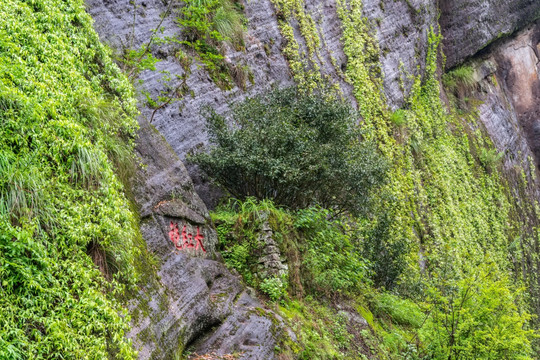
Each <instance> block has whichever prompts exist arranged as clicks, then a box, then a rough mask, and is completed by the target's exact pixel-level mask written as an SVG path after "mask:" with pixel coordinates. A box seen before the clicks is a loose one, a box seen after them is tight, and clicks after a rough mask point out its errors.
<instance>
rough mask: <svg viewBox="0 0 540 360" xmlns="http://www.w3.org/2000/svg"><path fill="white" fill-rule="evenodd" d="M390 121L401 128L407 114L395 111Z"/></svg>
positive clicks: (402, 111) (403, 111) (399, 110)
mask: <svg viewBox="0 0 540 360" xmlns="http://www.w3.org/2000/svg"><path fill="white" fill-rule="evenodd" d="M390 121H391V122H392V123H393V124H394V125H396V126H398V127H400V126H403V125H404V124H405V123H406V121H407V112H406V111H405V110H403V109H397V110H396V111H394V112H393V113H392V115H391V116H390Z"/></svg>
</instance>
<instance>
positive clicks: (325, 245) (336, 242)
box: [212, 198, 369, 300]
mask: <svg viewBox="0 0 540 360" xmlns="http://www.w3.org/2000/svg"><path fill="white" fill-rule="evenodd" d="M329 216H330V212H329V211H328V210H325V209H322V208H318V207H311V208H307V209H301V210H298V211H296V212H291V211H287V210H284V209H282V208H277V207H276V206H275V205H274V204H273V203H272V202H271V201H268V200H265V201H262V202H257V201H256V200H254V199H253V198H249V199H248V200H247V201H245V202H230V203H229V204H227V205H225V206H221V207H220V208H219V209H218V210H217V211H215V212H213V213H212V218H213V219H214V221H215V222H216V225H217V230H218V234H219V240H220V242H219V247H220V250H221V252H222V254H223V257H224V258H225V262H226V263H227V264H228V265H229V266H230V267H232V268H235V269H237V270H238V271H239V272H240V273H241V274H242V275H243V277H244V280H245V281H246V283H248V284H249V285H250V286H254V287H259V288H261V290H262V291H263V292H264V293H267V294H269V292H272V295H270V294H269V295H270V297H271V298H274V300H276V299H279V298H281V297H282V296H281V295H285V292H283V291H285V290H286V289H282V290H283V291H281V289H280V285H279V284H278V281H279V283H283V282H288V283H289V291H290V292H291V293H293V294H294V295H296V296H302V295H303V294H304V293H307V294H313V295H321V294H326V295H328V296H334V295H338V294H350V293H353V292H354V291H358V290H360V289H361V287H362V284H363V283H368V282H369V280H368V264H367V263H366V261H364V260H363V258H362V257H361V255H360V252H359V251H358V240H359V239H358V237H357V235H358V232H355V231H352V230H351V229H349V230H350V231H344V229H345V228H347V227H348V225H347V224H346V223H345V222H343V221H341V220H338V219H334V220H329ZM264 222H268V223H269V224H270V226H271V227H272V229H273V231H274V235H275V240H276V241H277V242H278V245H279V246H280V248H282V249H283V250H284V251H285V252H286V253H287V258H288V262H289V263H290V265H289V275H288V277H287V278H283V279H279V278H278V280H274V279H268V280H267V279H266V276H262V275H261V273H260V268H259V266H258V258H259V257H260V256H261V254H263V248H264V246H265V244H264V242H262V241H261V239H260V236H261V233H262V230H261V227H262V225H263V223H264ZM255 274H257V275H255ZM276 292H277V293H278V294H279V296H275V294H274V293H276Z"/></svg>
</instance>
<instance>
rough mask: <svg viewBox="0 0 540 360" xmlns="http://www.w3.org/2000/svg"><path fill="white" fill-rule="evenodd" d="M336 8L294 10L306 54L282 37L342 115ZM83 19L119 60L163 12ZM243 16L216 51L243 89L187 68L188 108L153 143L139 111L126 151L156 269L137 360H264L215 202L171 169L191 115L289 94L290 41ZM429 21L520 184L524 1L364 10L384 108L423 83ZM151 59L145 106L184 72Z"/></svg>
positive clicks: (273, 18) (276, 23) (532, 56)
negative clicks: (190, 349)
mask: <svg viewBox="0 0 540 360" xmlns="http://www.w3.org/2000/svg"><path fill="white" fill-rule="evenodd" d="M340 3H341V2H339V1H338V2H336V0H325V1H314V0H305V1H304V2H303V3H302V6H301V7H300V10H297V11H299V12H303V13H302V14H301V16H309V17H310V18H311V19H313V23H314V24H315V33H316V35H317V36H318V38H319V39H320V41H319V46H318V48H317V51H316V54H311V53H310V49H309V46H308V44H307V40H306V33H305V31H304V30H303V29H302V28H301V24H300V23H299V22H298V21H297V20H295V19H292V20H289V23H290V25H291V26H292V28H293V30H294V39H295V40H296V42H297V43H298V49H299V50H298V52H299V59H300V61H303V62H304V63H305V64H308V68H310V69H318V70H317V71H318V72H319V73H320V76H321V78H323V79H326V81H328V82H329V83H330V84H334V85H335V86H337V87H339V89H341V91H342V93H343V95H344V96H345V97H346V98H348V99H349V100H350V101H351V102H352V103H353V104H356V100H355V97H354V96H353V91H354V89H353V87H352V86H351V85H350V84H349V82H348V81H346V80H347V79H346V77H345V75H344V71H345V69H346V68H347V63H348V59H347V56H346V55H345V53H344V50H343V43H342V37H343V33H342V26H341V21H340V17H339V14H338V8H339V6H340ZM87 6H88V11H89V13H90V14H91V15H92V16H93V18H94V20H95V28H96V30H97V31H98V33H99V34H100V36H101V38H102V40H103V41H105V42H106V43H108V44H110V46H111V47H112V48H113V49H115V50H117V51H119V52H121V51H124V50H125V49H126V48H138V47H140V46H141V45H142V44H144V43H146V42H148V39H149V38H150V36H151V33H152V31H153V30H154V29H155V28H156V27H157V26H158V25H159V24H160V21H161V18H160V16H161V15H162V14H163V13H165V12H166V10H167V4H166V3H165V4H164V3H163V2H161V1H157V0H145V1H142V2H139V1H137V2H135V5H132V4H131V2H130V1H128V0H88V1H87ZM244 6H245V11H244V12H245V16H246V18H247V24H248V25H247V26H248V30H247V34H246V37H245V41H246V45H245V50H244V51H234V50H232V49H228V51H227V52H226V56H227V58H228V59H229V60H230V61H231V62H232V63H235V64H241V65H243V66H247V67H248V68H249V71H250V72H251V74H252V79H253V81H252V82H246V84H245V89H242V88H240V87H238V86H235V87H233V88H232V89H231V90H222V89H220V88H219V87H218V86H217V85H216V84H214V83H213V82H212V80H211V79H210V77H209V75H208V74H207V72H206V71H205V70H204V68H203V67H201V66H200V64H198V63H194V64H192V65H191V68H190V70H191V75H190V76H189V78H188V80H187V85H188V87H189V89H190V93H189V95H188V96H186V97H185V98H184V99H183V100H182V101H181V102H180V103H179V104H172V105H169V106H166V107H164V108H163V109H160V110H159V111H157V112H156V116H155V117H154V120H153V125H154V126H155V129H154V128H153V126H152V125H150V124H148V123H147V120H145V119H148V118H150V116H151V114H152V113H153V111H154V110H153V109H150V108H149V107H147V106H144V105H141V107H140V109H141V112H142V116H141V120H140V123H141V133H140V138H139V145H138V149H139V154H140V157H141V158H142V159H143V162H144V163H146V164H147V168H146V170H145V171H144V173H141V174H139V176H138V180H137V183H136V191H135V193H136V197H137V199H138V202H139V206H140V209H141V210H140V212H141V219H142V220H141V230H142V233H143V237H144V239H145V241H146V242H147V244H148V249H149V251H150V252H151V253H153V254H155V255H156V257H157V258H158V263H159V265H158V270H157V273H158V275H159V276H160V278H161V281H157V280H155V283H154V285H152V286H150V285H149V286H148V288H147V293H146V294H145V295H142V294H140V298H141V299H143V300H140V299H139V300H137V301H136V302H134V303H133V304H132V309H133V311H139V312H141V313H142V314H143V315H142V316H139V318H138V319H135V320H134V323H133V329H132V332H131V334H130V336H131V337H132V338H133V339H134V341H135V344H136V346H137V348H138V349H140V358H142V359H148V358H163V359H166V358H171V356H172V355H171V354H174V353H177V352H179V351H182V350H183V349H184V348H185V347H186V346H187V345H189V344H193V343H195V344H196V345H195V349H197V351H198V352H199V353H211V352H214V351H215V352H217V353H219V354H227V353H232V352H233V351H235V350H240V351H241V352H242V354H243V355H242V358H245V359H271V358H272V357H273V356H274V355H273V348H274V345H275V343H276V324H279V319H278V320H276V317H275V315H272V314H271V313H270V312H269V313H265V314H262V315H261V313H260V312H256V311H253V310H254V309H256V308H259V307H260V306H261V304H260V303H259V302H258V301H257V300H255V299H254V298H253V297H251V296H250V295H249V294H248V291H247V290H246V289H245V288H244V287H243V285H241V282H240V281H239V279H238V278H237V277H235V276H234V275H232V274H231V273H230V272H229V271H228V270H227V269H226V268H225V267H224V265H223V264H222V263H221V262H219V261H216V259H219V255H218V254H215V253H214V247H215V244H216V241H217V238H216V234H215V230H213V227H212V224H211V222H210V221H209V219H208V211H207V209H206V206H205V204H204V203H203V201H202V200H201V198H202V199H204V201H205V202H206V204H210V205H212V204H214V200H215V195H216V194H215V192H214V190H213V189H212V188H211V187H209V186H208V184H207V180H206V179H205V178H204V176H203V175H202V174H200V173H199V172H198V170H197V169H196V168H193V167H192V168H189V169H188V170H186V168H185V167H184V165H183V164H182V162H181V160H182V159H184V158H185V156H186V154H187V153H188V152H189V151H190V150H191V149H193V148H194V147H196V146H198V145H200V144H205V143H206V142H207V135H206V133H205V130H204V127H205V125H204V121H203V119H202V117H201V115H200V111H201V109H202V108H203V107H204V106H206V105H210V106H212V107H213V108H214V109H216V111H217V112H219V113H226V112H227V111H228V110H229V104H230V103H234V102H237V101H239V100H241V99H244V98H245V97H247V96H253V95H255V94H258V93H261V92H263V91H265V90H267V89H269V88H270V87H272V86H288V85H291V84H293V83H294V81H295V80H296V77H295V76H297V75H298V74H295V73H293V72H291V70H290V67H289V65H290V63H291V62H292V60H291V58H290V56H289V57H286V56H284V54H283V53H284V51H283V49H284V48H286V47H287V45H288V44H290V43H291V39H290V38H289V39H286V38H284V36H283V35H282V30H281V29H280V21H281V20H279V19H278V16H277V15H276V14H277V13H278V12H279V11H278V10H277V8H276V6H275V4H273V3H272V2H271V1H270V0H260V1H246V2H245V3H244ZM439 11H440V19H439V20H438V22H439V24H440V26H441V32H442V35H443V36H444V39H443V50H444V53H445V55H446V59H447V62H446V65H447V68H450V67H453V66H455V65H457V64H460V63H462V62H464V61H466V60H470V62H469V64H470V66H472V67H473V69H474V80H475V84H476V85H475V88H474V90H471V96H473V97H475V98H477V99H478V100H480V103H479V105H478V113H479V116H478V118H479V120H480V123H479V126H481V127H482V128H484V129H485V130H486V132H487V134H488V135H489V137H490V138H491V140H492V142H493V144H494V145H495V147H496V148H497V150H499V151H500V152H503V153H504V154H505V155H504V158H503V163H504V168H505V171H506V173H507V174H508V176H509V178H511V177H512V176H514V177H516V178H517V177H519V176H518V175H517V173H516V170H515V169H516V168H518V167H524V168H526V169H527V170H526V171H527V172H528V173H533V172H534V170H532V171H531V169H530V167H529V158H533V159H534V160H535V162H536V165H537V166H538V165H539V164H540V142H539V141H538V134H540V123H539V120H540V101H539V100H540V99H539V96H540V80H539V79H540V75H539V71H540V68H539V67H538V64H539V59H540V57H539V51H540V48H539V41H540V23H538V22H536V23H534V22H532V21H533V20H534V19H536V18H537V17H538V16H539V14H540V3H539V2H538V1H534V0H520V1H514V2H508V1H499V0H490V1H488V0H484V1H480V0H479V1H474V2H471V1H439V2H438V3H437V2H435V1H425V0H408V1H394V0H385V1H379V0H365V1H364V3H363V13H364V16H365V17H366V18H367V23H368V24H369V27H370V28H371V29H372V35H373V36H374V37H375V39H376V42H377V44H378V51H379V59H378V60H379V61H380V68H381V70H382V75H383V76H382V78H383V93H384V97H385V98H386V100H387V105H388V107H389V108H390V109H392V110H394V109H397V108H399V107H401V106H403V105H404V103H405V99H406V98H407V96H408V95H409V94H410V90H411V86H412V83H413V76H416V75H420V76H422V75H423V74H424V70H425V69H424V64H425V63H426V56H427V50H428V33H429V30H430V27H433V28H437V14H438V12H439ZM529 23H530V25H528V26H527V24H529ZM162 27H163V29H164V34H165V35H170V36H173V35H178V34H179V33H180V32H179V28H178V25H177V24H176V22H175V19H174V16H169V17H167V18H165V19H164V21H163V23H162ZM516 29H521V30H520V31H518V32H515V31H516ZM510 34H511V36H509V37H505V38H501V36H503V35H510ZM488 44H489V46H488ZM486 46H487V47H486ZM481 50H482V51H481ZM479 51H481V53H479ZM153 52H154V54H155V55H156V56H157V57H158V58H159V59H160V60H161V61H160V62H159V63H158V64H157V69H156V71H144V72H142V73H141V74H140V76H139V80H141V84H142V85H141V88H142V89H144V90H146V91H148V92H149V93H150V94H152V95H154V96H156V95H157V94H158V93H159V92H160V91H161V90H162V89H163V84H162V83H160V79H161V76H162V75H161V74H160V71H168V72H170V73H171V74H183V73H184V69H183V67H182V65H181V64H180V63H179V62H178V60H176V58H175V57H174V52H175V49H174V48H173V47H171V46H155V47H154V48H153ZM141 104H143V102H141ZM156 131H157V132H156ZM159 134H161V135H159ZM169 146H170V147H169ZM530 178H531V179H533V180H532V184H533V185H531V186H530V187H529V189H528V190H527V191H528V195H529V196H532V197H534V198H538V190H537V187H536V185H535V180H534V176H530ZM516 181H517V180H516ZM184 226H185V228H184ZM184 229H185V234H186V235H187V234H191V236H192V237H193V238H195V236H196V235H197V234H200V235H201V236H202V238H203V239H204V240H203V241H204V246H205V250H204V251H201V250H200V249H198V250H194V249H188V251H187V252H185V251H181V250H184V249H181V250H178V249H175V246H174V244H173V242H174V239H176V237H178V238H179V239H180V241H183V240H182V239H183V237H184ZM176 234H178V235H176ZM136 309H138V310H136ZM145 309H146V310H145ZM272 319H273V320H272ZM239 324H241V329H239ZM277 327H278V328H279V326H277ZM289 336H290V337H294V335H293V334H290V335H289ZM224 339H227V340H226V341H225V340H224Z"/></svg>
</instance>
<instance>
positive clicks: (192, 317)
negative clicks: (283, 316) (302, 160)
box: [128, 118, 280, 359]
mask: <svg viewBox="0 0 540 360" xmlns="http://www.w3.org/2000/svg"><path fill="white" fill-rule="evenodd" d="M140 125H141V128H140V134H139V138H138V140H137V152H138V154H139V157H140V159H141V161H142V163H143V164H144V167H142V168H141V169H140V170H139V173H138V174H137V175H136V176H135V179H134V182H133V185H132V187H133V193H134V197H135V199H136V201H137V202H138V205H139V206H140V209H141V211H140V213H141V216H142V219H141V233H142V236H143V239H144V240H145V242H146V245H147V249H148V252H149V253H150V254H152V256H154V257H155V258H156V259H157V264H156V268H154V269H152V268H151V267H149V265H148V264H147V265H146V266H148V267H149V268H148V269H147V270H146V271H145V272H144V274H143V275H144V276H145V278H147V279H148V281H146V282H145V283H144V284H143V287H142V288H141V289H140V291H139V292H137V293H136V295H134V296H133V300H132V301H131V302H130V305H129V307H130V309H131V313H132V314H133V321H132V329H131V331H130V333H129V334H128V336H129V337H130V338H132V339H133V341H134V344H135V346H136V348H137V349H138V350H139V358H140V359H172V358H174V357H175V356H176V355H178V354H181V353H182V351H183V350H184V349H185V348H188V347H190V348H191V347H192V344H195V343H197V344H200V345H197V346H198V347H195V348H196V349H198V350H197V351H198V352H199V354H204V353H214V352H215V353H219V354H228V353H229V350H230V349H240V350H241V351H242V353H243V355H242V356H243V357H241V358H242V359H273V356H274V355H273V350H274V346H275V343H276V338H275V337H276V336H277V335H278V334H279V331H280V330H279V329H273V328H272V324H273V323H274V321H275V320H273V314H272V313H271V312H266V311H264V310H262V309H259V308H260V307H261V304H260V303H259V302H258V301H257V300H255V299H254V298H252V297H250V296H249V295H248V292H247V291H246V289H245V288H244V286H243V285H242V283H241V280H240V279H239V277H238V275H233V274H231V272H230V271H229V270H228V269H227V268H226V267H225V265H224V264H223V263H221V262H219V261H215V260H213V259H215V258H218V257H219V256H218V255H217V254H215V253H214V249H215V244H216V241H217V237H216V233H215V230H214V228H213V226H212V224H211V222H210V220H209V218H208V211H207V210H206V207H205V206H204V204H203V203H202V201H201V199H200V198H199V197H198V195H197V194H196V193H195V190H194V188H193V184H192V183H191V180H190V178H189V176H188V174H187V171H186V169H185V167H184V166H183V164H182V162H181V161H180V160H179V159H178V156H176V154H175V153H174V152H173V151H172V149H171V148H170V147H169V146H168V144H167V142H166V141H165V139H164V138H163V137H162V136H161V135H160V134H159V132H157V131H156V129H155V128H153V126H151V125H150V124H148V123H147V122H146V121H145V120H144V118H141V120H140ZM173 224H174V225H173ZM198 236H202V240H200V241H201V242H200V243H196V240H195V239H196V238H197V237H198ZM175 242H176V246H175ZM184 242H187V244H188V246H182V244H184ZM154 271H155V273H156V275H153V274H154ZM258 309H259V310H258ZM240 320H242V321H243V324H244V325H245V328H244V329H243V331H242V332H241V333H238V334H236V335H235V334H232V333H231V330H230V326H229V325H230V324H236V323H237V322H238V321H240ZM227 324H229V325H227ZM215 328H217V329H218V330H215ZM208 337H210V338H209V339H208V340H205V341H202V339H203V338H205V339H206V338H208ZM220 339H221V340H220ZM223 339H226V341H223Z"/></svg>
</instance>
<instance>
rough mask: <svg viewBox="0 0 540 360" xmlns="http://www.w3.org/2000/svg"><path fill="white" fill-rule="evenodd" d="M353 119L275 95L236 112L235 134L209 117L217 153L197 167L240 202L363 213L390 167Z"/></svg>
mask: <svg viewBox="0 0 540 360" xmlns="http://www.w3.org/2000/svg"><path fill="white" fill-rule="evenodd" d="M355 115H356V114H355V112H354V111H353V110H352V108H351V107H350V106H349V105H347V104H346V103H345V102H343V101H341V100H338V99H328V98H327V97H325V96H324V95H320V94H312V95H309V94H305V93H302V92H299V91H298V90H297V89H295V88H289V89H285V90H274V91H272V92H270V93H268V94H266V95H262V96H259V97H255V98H250V99H247V100H246V101H244V102H243V103H241V104H239V105H237V106H235V108H234V112H233V116H232V123H233V125H232V126H228V125H227V122H226V119H225V118H224V117H222V116H220V115H218V114H216V113H215V112H210V113H209V115H208V116H207V121H208V130H209V135H210V139H211V142H212V143H213V147H211V148H210V151H209V152H208V153H207V152H199V153H197V154H196V155H195V156H193V157H192V158H191V160H192V161H194V162H195V163H197V164H198V165H200V166H201V168H202V169H203V170H204V171H205V172H206V173H207V174H208V175H209V176H210V177H212V178H213V179H215V181H216V182H217V183H218V184H220V185H222V186H223V187H224V188H225V189H227V190H228V191H229V192H230V193H231V194H232V195H233V196H235V197H236V198H238V199H245V198H246V197H249V196H253V197H255V198H257V199H272V200H274V201H275V202H276V203H277V204H280V205H285V206H288V207H290V208H292V209H298V208H303V207H307V206H310V205H315V204H318V205H321V206H323V207H326V208H331V209H334V210H338V211H348V212H350V213H354V214H360V213H364V212H365V211H366V209H367V207H368V203H369V199H370V193H371V191H372V190H373V189H374V188H376V187H377V186H378V185H380V184H381V183H382V182H383V181H384V174H385V168H386V166H385V162H384V161H383V160H382V157H380V156H379V155H378V154H377V150H376V149H375V148H374V146H372V145H371V144H370V143H368V142H365V141H361V133H360V132H359V130H358V127H357V125H356V120H357V118H356V116H355Z"/></svg>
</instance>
